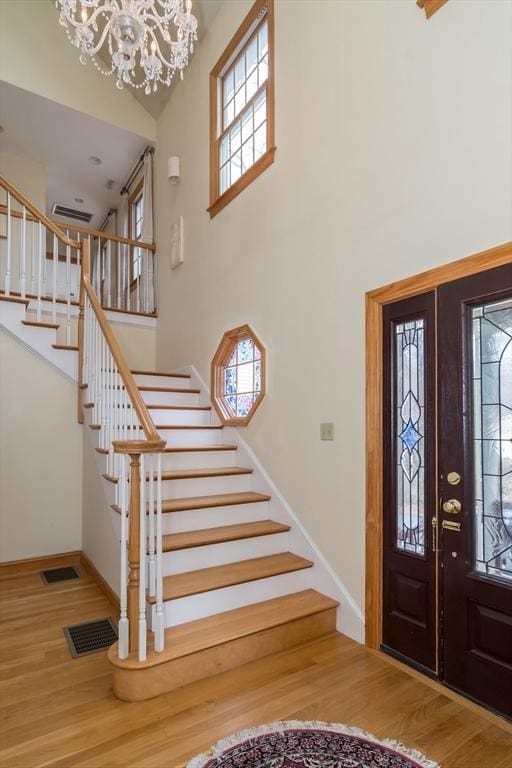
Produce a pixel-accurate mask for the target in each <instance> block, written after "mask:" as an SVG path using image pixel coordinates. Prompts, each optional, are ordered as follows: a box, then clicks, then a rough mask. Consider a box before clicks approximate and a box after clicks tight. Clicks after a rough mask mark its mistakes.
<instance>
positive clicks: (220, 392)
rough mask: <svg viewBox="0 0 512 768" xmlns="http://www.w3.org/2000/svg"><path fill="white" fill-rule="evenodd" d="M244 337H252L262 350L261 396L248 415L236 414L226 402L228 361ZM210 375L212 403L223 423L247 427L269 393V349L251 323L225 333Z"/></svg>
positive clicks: (214, 358)
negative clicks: (225, 378)
mask: <svg viewBox="0 0 512 768" xmlns="http://www.w3.org/2000/svg"><path fill="white" fill-rule="evenodd" d="M243 339H252V341H253V342H254V343H255V344H256V346H257V347H258V349H259V350H260V353H261V357H260V361H261V388H260V393H259V396H258V397H257V398H256V399H255V400H254V402H253V405H252V408H251V410H250V411H249V413H248V414H247V416H234V415H233V414H232V412H231V411H230V409H229V407H228V405H227V404H226V403H225V402H224V400H225V397H226V394H225V391H224V370H225V369H226V367H227V362H228V360H229V357H230V355H231V352H232V351H233V347H234V346H236V345H237V344H238V342H239V341H242V340H243ZM210 377H211V379H210V386H211V390H210V392H211V396H212V403H213V405H214V408H215V410H216V411H217V415H218V417H219V419H220V421H221V423H222V424H224V425H225V426H232V427H246V426H247V424H248V423H249V422H250V420H251V419H252V417H253V416H254V414H255V413H256V411H257V410H258V408H259V407H260V405H261V403H262V400H263V398H264V397H265V395H266V394H267V350H266V348H265V346H264V345H263V344H262V343H261V341H260V339H259V338H258V337H257V336H256V334H255V333H254V331H253V330H252V328H251V326H250V325H240V326H238V327H237V328H232V329H231V330H229V331H226V332H225V333H224V335H223V337H222V339H221V341H220V344H219V346H218V347H217V351H216V352H215V355H214V356H213V360H212V363H211V371H210Z"/></svg>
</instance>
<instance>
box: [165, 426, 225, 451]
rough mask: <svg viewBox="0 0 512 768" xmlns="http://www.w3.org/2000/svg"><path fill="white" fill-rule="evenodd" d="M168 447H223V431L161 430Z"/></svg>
mask: <svg viewBox="0 0 512 768" xmlns="http://www.w3.org/2000/svg"><path fill="white" fill-rule="evenodd" d="M158 433H159V435H160V437H161V438H162V439H163V440H165V441H166V443H167V446H168V447H172V446H176V447H180V448H181V447H184V446H189V445H190V446H202V445H222V429H165V428H164V429H159V430H158Z"/></svg>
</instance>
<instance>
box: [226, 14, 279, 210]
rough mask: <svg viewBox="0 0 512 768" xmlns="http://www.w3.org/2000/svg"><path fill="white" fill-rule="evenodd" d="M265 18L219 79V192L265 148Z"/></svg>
mask: <svg viewBox="0 0 512 768" xmlns="http://www.w3.org/2000/svg"><path fill="white" fill-rule="evenodd" d="M267 83H268V20H267V19H266V18H265V19H264V20H263V22H262V23H261V24H260V26H259V27H258V28H257V29H256V31H255V32H254V34H253V35H252V37H250V38H249V40H248V42H247V44H246V46H245V47H244V48H243V50H242V51H241V53H240V54H239V55H238V57H237V58H236V59H235V61H234V62H233V64H232V65H231V67H230V68H229V69H228V71H227V72H226V74H225V75H224V76H223V78H222V80H221V85H220V87H221V92H222V97H221V98H222V109H221V114H222V118H221V119H222V132H221V136H220V140H219V194H221V195H222V194H223V192H225V191H226V190H227V189H228V188H229V187H230V186H231V185H232V184H234V183H235V182H236V181H237V180H238V179H239V178H240V176H242V175H243V174H244V173H245V172H246V171H248V170H249V168H250V167H251V166H252V165H254V163H255V162H256V161H257V160H259V158H260V157H261V156H262V155H264V154H265V152H266V151H267V148H268V147H267Z"/></svg>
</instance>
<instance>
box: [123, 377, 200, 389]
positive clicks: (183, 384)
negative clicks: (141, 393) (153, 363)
mask: <svg viewBox="0 0 512 768" xmlns="http://www.w3.org/2000/svg"><path fill="white" fill-rule="evenodd" d="M134 378H135V381H136V383H137V384H138V385H139V386H140V387H179V388H180V389H188V388H189V387H190V379H182V378H181V377H178V376H150V375H148V374H144V373H136V374H134Z"/></svg>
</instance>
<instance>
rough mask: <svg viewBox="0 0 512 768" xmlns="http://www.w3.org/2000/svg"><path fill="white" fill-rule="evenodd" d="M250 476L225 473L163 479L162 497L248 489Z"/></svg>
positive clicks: (201, 494)
mask: <svg viewBox="0 0 512 768" xmlns="http://www.w3.org/2000/svg"><path fill="white" fill-rule="evenodd" d="M251 477H252V476H251V475H225V476H223V477H198V478H193V479H190V480H164V481H163V482H162V498H164V499H181V498H189V497H190V496H210V495H214V494H217V493H241V492H242V491H250V490H251Z"/></svg>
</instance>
